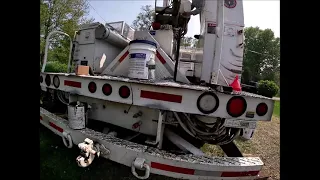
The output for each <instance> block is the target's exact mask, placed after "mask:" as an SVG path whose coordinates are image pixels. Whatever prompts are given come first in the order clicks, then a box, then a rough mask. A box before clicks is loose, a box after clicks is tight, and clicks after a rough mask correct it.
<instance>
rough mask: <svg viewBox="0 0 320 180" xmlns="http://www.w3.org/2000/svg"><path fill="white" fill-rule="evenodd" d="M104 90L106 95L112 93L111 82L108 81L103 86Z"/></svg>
mask: <svg viewBox="0 0 320 180" xmlns="http://www.w3.org/2000/svg"><path fill="white" fill-rule="evenodd" d="M102 92H103V94H104V95H106V96H109V95H110V94H111V93H112V87H111V85H110V84H108V83H106V84H104V85H103V86H102Z"/></svg>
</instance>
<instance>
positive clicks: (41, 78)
mask: <svg viewBox="0 0 320 180" xmlns="http://www.w3.org/2000/svg"><path fill="white" fill-rule="evenodd" d="M42 82H43V77H42V76H41V75H40V83H42Z"/></svg>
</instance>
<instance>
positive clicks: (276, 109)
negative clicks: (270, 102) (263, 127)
mask: <svg viewBox="0 0 320 180" xmlns="http://www.w3.org/2000/svg"><path fill="white" fill-rule="evenodd" d="M273 115H275V116H277V117H280V101H276V102H275V103H274V108H273Z"/></svg>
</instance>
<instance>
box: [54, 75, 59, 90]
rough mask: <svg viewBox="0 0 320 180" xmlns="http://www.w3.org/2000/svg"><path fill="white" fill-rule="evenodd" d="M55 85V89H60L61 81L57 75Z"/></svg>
mask: <svg viewBox="0 0 320 180" xmlns="http://www.w3.org/2000/svg"><path fill="white" fill-rule="evenodd" d="M53 85H54V87H55V88H58V87H59V86H60V79H59V77H58V76H57V75H55V76H53Z"/></svg>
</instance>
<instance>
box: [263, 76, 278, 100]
mask: <svg viewBox="0 0 320 180" xmlns="http://www.w3.org/2000/svg"><path fill="white" fill-rule="evenodd" d="M278 92H279V87H278V86H277V85H276V83H274V82H273V81H269V80H261V81H259V83H258V94H260V95H262V96H266V97H270V98H272V97H274V96H275V95H276V94H277V93H278Z"/></svg>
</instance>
